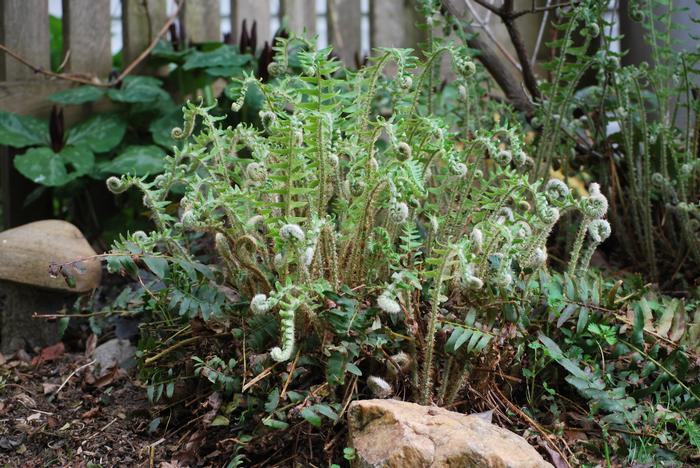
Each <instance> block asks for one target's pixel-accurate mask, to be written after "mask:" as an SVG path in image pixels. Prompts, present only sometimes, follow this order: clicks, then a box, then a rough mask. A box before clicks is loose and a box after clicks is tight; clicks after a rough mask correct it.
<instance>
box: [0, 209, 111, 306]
mask: <svg viewBox="0 0 700 468" xmlns="http://www.w3.org/2000/svg"><path fill="white" fill-rule="evenodd" d="M95 255H96V253H95V251H94V250H93V248H92V247H91V246H90V244H89V243H88V242H87V240H86V239H85V237H83V234H82V233H81V232H80V230H79V229H78V228H77V227H75V226H73V225H72V224H71V223H68V222H66V221H61V220H57V219H48V220H44V221H37V222H34V223H29V224H25V225H24V226H19V227H16V228H13V229H8V230H7V231H3V232H0V258H1V259H2V261H0V280H5V281H12V282H15V283H20V284H25V285H30V286H35V287H40V288H47V289H52V290H58V291H68V292H78V293H80V292H86V291H90V290H91V289H94V288H96V287H97V286H99V284H100V279H101V277H102V265H101V262H100V260H99V259H97V258H91V259H89V260H85V261H82V262H80V264H78V265H77V268H74V270H75V271H73V273H75V274H73V275H72V276H73V277H74V278H75V283H76V284H75V287H74V288H71V287H69V286H68V285H67V284H66V281H65V280H64V279H63V278H62V277H61V276H60V275H59V276H58V277H57V278H52V277H51V276H50V275H49V266H50V265H51V263H58V264H63V263H67V262H71V261H74V260H78V259H81V258H86V257H94V256H95ZM79 272H80V273H79Z"/></svg>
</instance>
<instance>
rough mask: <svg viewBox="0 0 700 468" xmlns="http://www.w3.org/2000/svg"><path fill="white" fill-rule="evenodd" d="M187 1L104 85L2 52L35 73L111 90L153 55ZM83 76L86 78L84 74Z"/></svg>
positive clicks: (4, 49) (180, 3) (179, 4)
mask: <svg viewBox="0 0 700 468" xmlns="http://www.w3.org/2000/svg"><path fill="white" fill-rule="evenodd" d="M185 1H186V0H180V1H178V2H176V8H175V11H174V12H173V14H172V15H171V16H170V17H169V18H168V20H167V21H166V22H165V24H164V25H163V27H162V28H160V31H158V34H157V35H156V37H154V38H153V40H152V41H151V43H150V44H149V45H148V47H146V49H145V50H144V51H143V52H141V54H140V55H139V56H138V57H136V59H134V61H132V62H131V63H130V64H129V65H128V66H127V67H126V68H125V69H124V70H123V71H122V72H121V73H120V74H119V76H117V78H116V79H114V80H113V81H110V82H109V83H102V82H100V81H99V80H98V79H97V78H96V77H94V78H92V79H87V78H82V77H81V76H80V75H79V74H73V73H55V72H52V71H50V70H44V69H43V68H42V67H38V66H36V65H34V64H32V63H31V62H29V61H28V60H26V59H25V58H24V57H22V56H21V55H19V54H18V53H17V52H15V51H14V50H12V49H10V48H9V47H7V46H5V45H3V44H0V51H2V52H5V53H6V54H7V55H9V56H10V57H12V58H13V59H15V60H17V61H18V62H20V63H21V64H23V65H25V66H27V67H28V68H30V69H31V70H32V71H33V72H34V73H39V74H41V75H44V76H48V77H50V78H56V79H59V80H65V81H72V82H73V83H80V84H85V85H91V86H97V87H100V88H111V87H114V86H116V85H118V84H119V83H121V82H122V81H124V78H126V77H127V76H128V75H129V74H130V73H131V72H132V71H133V70H134V68H136V67H137V66H138V65H139V64H140V63H141V62H143V61H144V59H145V58H146V57H148V55H149V54H150V53H151V51H152V50H153V49H154V48H155V46H156V45H157V44H158V41H159V40H160V38H161V37H162V36H163V35H164V34H165V33H166V32H168V29H169V28H170V25H171V24H173V23H174V22H175V20H176V19H177V16H178V14H179V13H180V9H182V6H183V5H184V4H185ZM83 76H85V75H84V74H83Z"/></svg>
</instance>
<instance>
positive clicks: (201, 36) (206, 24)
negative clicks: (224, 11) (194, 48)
mask: <svg viewBox="0 0 700 468" xmlns="http://www.w3.org/2000/svg"><path fill="white" fill-rule="evenodd" d="M220 8H221V2H220V0H197V1H196V2H193V1H191V0H190V1H187V2H185V5H184V6H183V7H182V12H181V13H180V17H181V18H182V21H183V23H184V25H185V35H186V36H187V40H188V41H190V42H194V43H201V42H214V41H220V40H221V11H220Z"/></svg>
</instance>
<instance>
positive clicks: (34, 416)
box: [27, 413, 41, 421]
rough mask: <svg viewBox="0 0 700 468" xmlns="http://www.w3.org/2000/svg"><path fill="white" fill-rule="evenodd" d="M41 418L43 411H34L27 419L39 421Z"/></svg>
mask: <svg viewBox="0 0 700 468" xmlns="http://www.w3.org/2000/svg"><path fill="white" fill-rule="evenodd" d="M40 419H41V413H32V414H30V415H29V416H27V421H38V420H40Z"/></svg>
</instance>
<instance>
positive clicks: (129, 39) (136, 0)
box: [122, 0, 167, 64]
mask: <svg viewBox="0 0 700 468" xmlns="http://www.w3.org/2000/svg"><path fill="white" fill-rule="evenodd" d="M166 20H167V13H166V9H165V0H122V31H123V35H124V45H123V48H122V51H123V56H124V59H123V63H125V64H127V63H130V62H132V61H133V60H134V59H135V58H136V57H138V56H139V54H141V52H143V51H144V50H145V49H146V47H148V45H149V44H150V43H151V41H152V40H153V38H154V37H155V35H156V34H158V31H159V30H160V28H161V27H162V26H163V24H164V23H165V21H166Z"/></svg>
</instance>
